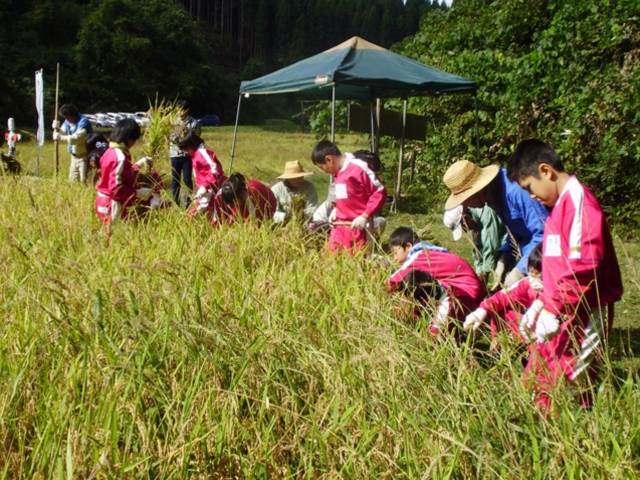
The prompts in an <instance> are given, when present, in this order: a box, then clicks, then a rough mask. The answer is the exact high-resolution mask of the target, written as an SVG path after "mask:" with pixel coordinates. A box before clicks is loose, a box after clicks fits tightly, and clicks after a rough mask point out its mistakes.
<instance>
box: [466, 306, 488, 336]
mask: <svg viewBox="0 0 640 480" xmlns="http://www.w3.org/2000/svg"><path fill="white" fill-rule="evenodd" d="M486 319H487V311H486V310H485V309H484V308H477V309H475V310H474V311H473V312H471V313H470V314H469V315H467V317H466V318H465V319H464V323H463V324H462V328H464V329H465V330H473V331H474V332H475V331H476V330H477V329H478V328H480V327H481V326H482V324H483V323H484V321H485V320H486Z"/></svg>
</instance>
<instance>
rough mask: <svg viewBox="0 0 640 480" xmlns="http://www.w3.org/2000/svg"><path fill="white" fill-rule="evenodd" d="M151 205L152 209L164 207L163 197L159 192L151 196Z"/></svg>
mask: <svg viewBox="0 0 640 480" xmlns="http://www.w3.org/2000/svg"><path fill="white" fill-rule="evenodd" d="M149 206H150V207H151V209H152V210H156V209H158V208H160V207H162V197H161V196H160V194H159V193H154V194H153V196H152V197H151V202H150V203H149Z"/></svg>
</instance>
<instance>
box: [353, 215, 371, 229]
mask: <svg viewBox="0 0 640 480" xmlns="http://www.w3.org/2000/svg"><path fill="white" fill-rule="evenodd" d="M368 221H369V219H368V218H367V217H365V216H364V215H358V216H357V217H356V218H354V219H353V222H351V228H355V229H357V230H364V229H365V228H367V222H368Z"/></svg>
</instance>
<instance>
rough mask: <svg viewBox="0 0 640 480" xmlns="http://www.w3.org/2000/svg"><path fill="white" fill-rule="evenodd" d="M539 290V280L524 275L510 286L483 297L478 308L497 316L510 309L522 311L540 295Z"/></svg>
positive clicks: (540, 286)
mask: <svg viewBox="0 0 640 480" xmlns="http://www.w3.org/2000/svg"><path fill="white" fill-rule="evenodd" d="M541 290H542V284H541V283H540V280H535V281H534V280H532V279H531V278H530V277H524V278H523V279H521V280H519V281H517V282H516V283H514V284H513V285H511V287H509V288H507V289H504V290H500V291H499V292H496V293H494V294H493V295H491V296H490V297H489V298H485V299H484V300H483V301H482V303H480V308H484V309H485V310H486V311H487V312H488V313H489V315H491V316H497V317H502V316H504V314H505V313H506V312H508V311H510V310H515V311H518V312H524V311H525V310H526V309H527V308H529V307H530V306H531V304H532V303H533V301H534V300H535V299H537V298H538V297H539V296H540V292H541Z"/></svg>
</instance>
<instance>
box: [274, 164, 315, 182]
mask: <svg viewBox="0 0 640 480" xmlns="http://www.w3.org/2000/svg"><path fill="white" fill-rule="evenodd" d="M309 175H313V172H305V171H304V169H303V168H302V165H300V162H299V161H297V160H294V161H293V162H287V163H285V164H284V173H283V174H282V175H280V176H279V177H278V178H279V179H281V180H287V179H289V178H301V177H308V176H309Z"/></svg>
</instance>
